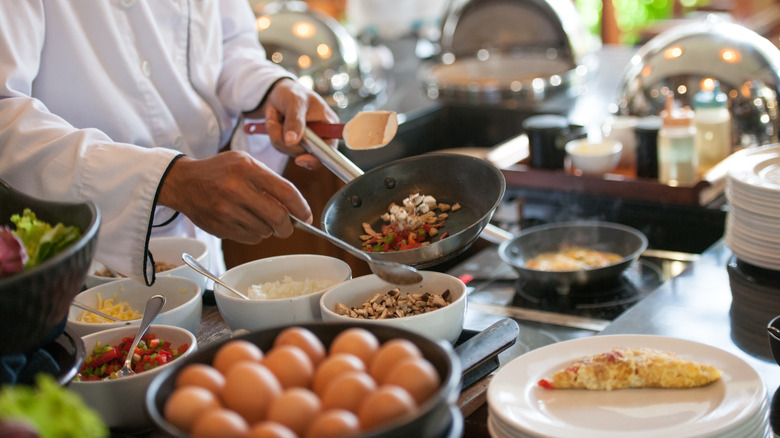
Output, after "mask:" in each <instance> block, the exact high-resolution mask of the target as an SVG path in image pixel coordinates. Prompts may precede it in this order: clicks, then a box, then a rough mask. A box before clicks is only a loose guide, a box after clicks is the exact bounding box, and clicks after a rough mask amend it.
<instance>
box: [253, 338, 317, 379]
mask: <svg viewBox="0 0 780 438" xmlns="http://www.w3.org/2000/svg"><path fill="white" fill-rule="evenodd" d="M261 363H262V364H263V365H265V366H266V367H267V368H268V369H269V370H271V372H272V373H274V375H275V376H276V378H277V379H279V383H281V384H282V388H292V387H296V386H297V387H302V388H308V387H309V385H310V384H311V381H312V378H314V365H313V364H312V363H311V359H309V356H307V355H306V353H305V352H304V351H303V350H301V349H300V348H298V347H296V346H294V345H280V346H278V347H274V348H272V349H271V350H270V351H268V354H266V355H265V357H264V358H263V361H262V362H261Z"/></svg>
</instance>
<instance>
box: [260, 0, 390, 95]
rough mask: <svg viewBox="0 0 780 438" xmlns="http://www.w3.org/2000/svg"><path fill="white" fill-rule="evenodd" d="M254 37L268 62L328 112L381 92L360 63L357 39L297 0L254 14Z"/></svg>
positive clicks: (266, 7) (278, 4) (274, 3)
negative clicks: (315, 97)
mask: <svg viewBox="0 0 780 438" xmlns="http://www.w3.org/2000/svg"><path fill="white" fill-rule="evenodd" d="M257 24H258V26H257V28H258V32H259V33H258V35H259V36H258V38H259V40H260V43H261V44H262V45H263V47H264V48H265V50H266V56H267V57H268V59H270V60H271V61H273V62H275V63H277V64H279V65H281V66H282V67H285V68H286V69H287V70H289V71H291V72H292V73H294V74H295V75H296V76H298V78H299V79H300V81H301V82H302V83H303V84H306V85H308V86H309V87H310V88H311V89H312V90H314V91H315V92H317V93H318V94H319V95H320V96H322V97H323V98H324V99H325V100H326V102H328V104H329V105H330V106H331V107H333V108H347V107H348V106H349V105H352V104H354V103H356V102H359V101H362V100H365V99H368V98H372V97H374V96H376V95H377V94H379V93H380V92H382V91H383V90H384V84H383V83H382V81H379V80H375V79H374V77H373V76H372V75H371V71H370V68H371V67H370V65H368V64H367V63H361V59H360V47H359V46H358V43H357V41H356V40H355V39H354V38H353V37H352V36H351V35H350V34H349V33H348V32H347V31H346V29H344V27H343V26H341V24H339V23H338V22H337V21H336V20H335V19H333V18H331V17H330V16H328V15H326V14H324V13H321V12H318V11H316V10H313V9H309V8H308V6H307V5H306V3H305V2H302V1H292V0H291V1H276V2H270V3H268V4H266V5H264V7H263V8H262V9H261V10H260V11H259V12H258V13H257Z"/></svg>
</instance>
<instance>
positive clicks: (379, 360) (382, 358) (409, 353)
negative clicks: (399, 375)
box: [369, 338, 423, 385]
mask: <svg viewBox="0 0 780 438" xmlns="http://www.w3.org/2000/svg"><path fill="white" fill-rule="evenodd" d="M410 357H423V355H422V352H421V351H420V348H419V347H417V345H415V344H414V342H412V341H410V340H408V339H402V338H396V339H391V340H389V341H387V342H385V343H384V344H382V346H381V347H379V350H378V351H377V352H376V354H375V355H374V360H372V361H371V366H370V367H369V374H370V375H371V377H373V378H374V380H376V382H377V383H379V384H380V385H381V384H382V383H384V381H385V378H386V377H387V375H388V374H390V371H391V370H392V369H393V368H394V367H395V365H396V364H397V363H399V362H400V361H402V360H404V359H407V358H410Z"/></svg>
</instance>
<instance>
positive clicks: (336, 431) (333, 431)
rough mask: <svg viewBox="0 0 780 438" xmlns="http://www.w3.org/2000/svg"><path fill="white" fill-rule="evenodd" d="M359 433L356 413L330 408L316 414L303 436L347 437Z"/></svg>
mask: <svg viewBox="0 0 780 438" xmlns="http://www.w3.org/2000/svg"><path fill="white" fill-rule="evenodd" d="M359 433H360V421H358V417H357V415H355V414H353V413H352V412H349V411H345V410H343V409H330V410H327V411H322V412H321V413H320V414H319V415H317V418H315V419H314V421H312V422H311V424H310V425H309V430H308V431H307V432H306V435H305V436H304V438H348V437H352V436H356V435H358V434H359Z"/></svg>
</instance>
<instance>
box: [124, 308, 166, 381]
mask: <svg viewBox="0 0 780 438" xmlns="http://www.w3.org/2000/svg"><path fill="white" fill-rule="evenodd" d="M164 305H165V297H164V296H162V295H152V296H151V297H149V299H148V300H146V307H144V316H143V318H141V325H140V326H138V331H137V332H136V333H135V338H133V343H132V344H130V349H129V350H127V357H126V358H125V364H124V365H123V366H122V368H120V369H119V371H117V372H116V377H117V378H122V377H128V376H132V375H133V374H135V371H133V367H132V360H133V352H134V351H135V347H137V346H138V343H139V342H141V338H142V337H143V336H144V334H146V331H147V330H149V326H150V325H152V321H154V318H157V314H159V313H160V310H162V308H163V306H164Z"/></svg>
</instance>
